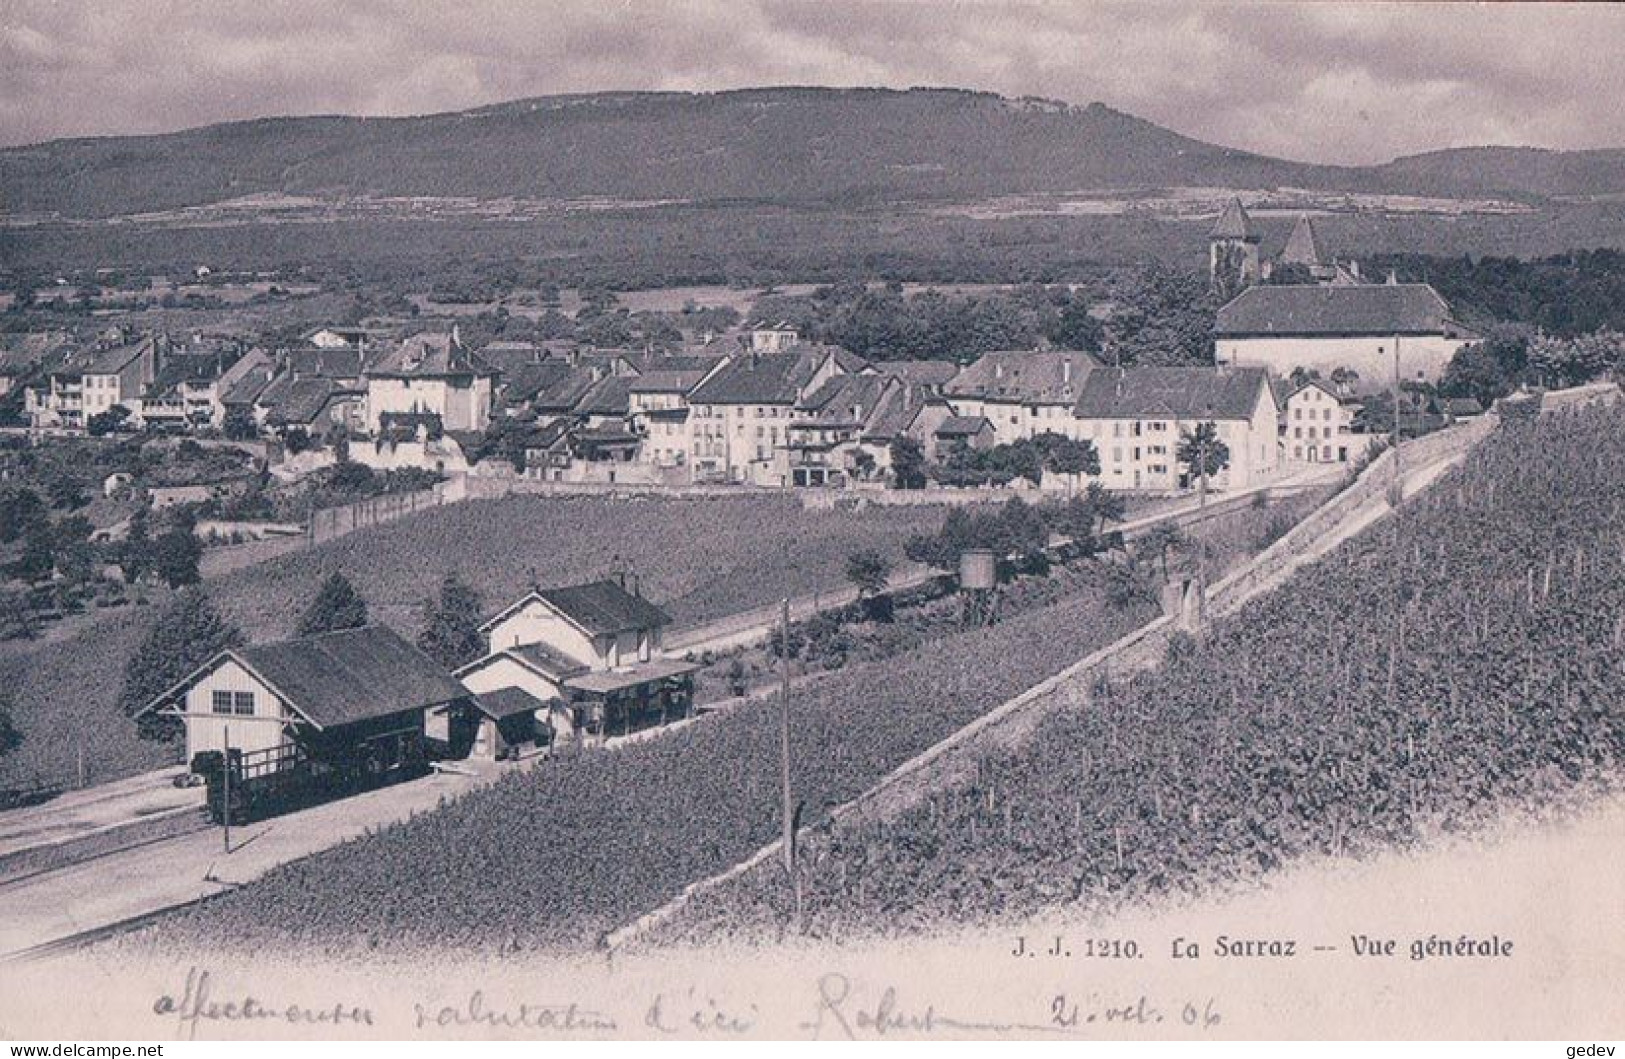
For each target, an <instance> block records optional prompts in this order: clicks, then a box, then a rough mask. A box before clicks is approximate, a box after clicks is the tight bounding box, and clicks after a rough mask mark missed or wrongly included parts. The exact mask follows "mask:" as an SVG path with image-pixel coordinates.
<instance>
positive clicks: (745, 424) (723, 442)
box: [688, 345, 868, 486]
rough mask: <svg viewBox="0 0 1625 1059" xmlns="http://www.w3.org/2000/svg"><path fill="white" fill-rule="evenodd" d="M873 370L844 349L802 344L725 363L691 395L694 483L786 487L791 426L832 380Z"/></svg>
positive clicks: (691, 466) (746, 354) (689, 455)
mask: <svg viewBox="0 0 1625 1059" xmlns="http://www.w3.org/2000/svg"><path fill="white" fill-rule="evenodd" d="M865 370H868V363H867V362H866V361H864V360H862V359H861V358H859V357H856V356H854V355H853V354H851V353H848V352H847V351H846V350H844V349H841V348H840V347H838V346H814V345H799V346H792V347H790V348H789V349H787V350H785V351H783V352H779V353H772V354H759V353H743V354H740V355H739V356H738V357H735V358H734V359H732V360H729V361H727V362H725V363H723V364H722V365H721V366H720V367H719V368H717V369H716V370H715V371H714V372H712V373H711V374H710V375H709V376H707V377H706V379H705V380H704V381H703V382H701V383H700V384H699V385H698V386H696V387H695V388H694V390H693V391H692V392H691V393H690V394H689V396H688V404H689V419H688V423H689V445H690V451H689V454H688V466H689V471H690V474H691V475H692V476H693V478H694V480H695V481H723V482H748V483H751V484H755V485H770V486H778V485H785V484H787V483H788V482H789V478H790V464H789V459H788V455H787V453H788V448H787V446H788V445H789V443H790V422H791V421H792V420H793V419H795V418H796V416H797V415H798V406H799V405H800V404H801V403H802V402H803V401H805V400H806V398H807V397H808V396H810V395H811V394H812V393H813V392H815V391H816V390H817V389H818V388H819V387H820V386H822V385H823V384H824V383H826V382H828V381H829V380H830V379H831V378H833V377H835V376H837V375H842V374H855V373H859V372H863V371H865Z"/></svg>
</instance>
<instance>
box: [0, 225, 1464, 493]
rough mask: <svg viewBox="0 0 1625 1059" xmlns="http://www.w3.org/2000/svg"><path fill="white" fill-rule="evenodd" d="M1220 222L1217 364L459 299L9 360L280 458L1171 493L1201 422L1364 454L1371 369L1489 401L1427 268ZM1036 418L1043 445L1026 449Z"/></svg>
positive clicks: (79, 407) (1416, 409)
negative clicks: (375, 315)
mask: <svg viewBox="0 0 1625 1059" xmlns="http://www.w3.org/2000/svg"><path fill="white" fill-rule="evenodd" d="M1210 242H1211V262H1210V264H1211V277H1212V281H1213V285H1214V287H1215V289H1217V290H1220V291H1226V292H1228V291H1232V290H1233V291H1235V292H1236V293H1235V296H1234V297H1233V298H1232V299H1231V300H1229V301H1227V302H1225V303H1224V304H1222V306H1221V307H1220V309H1219V312H1218V314H1217V318H1216V323H1215V327H1214V332H1213V341H1214V360H1213V363H1212V364H1211V365H1209V366H1200V365H1189V366H1173V367H1143V366H1138V365H1129V366H1117V365H1114V364H1112V363H1110V362H1108V361H1106V360H1104V359H1103V358H1102V355H1101V354H1100V353H1098V352H1095V353H1091V352H1086V351H1083V350H1070V349H1064V348H1039V349H1027V350H1001V351H993V352H989V353H985V354H982V355H979V356H975V357H973V358H972V359H970V360H968V361H965V362H955V361H939V360H924V361H870V360H867V359H865V358H864V357H862V356H860V355H858V354H856V353H854V352H852V351H850V350H847V349H844V348H841V347H838V346H832V345H827V344H822V343H817V342H812V341H804V340H803V337H802V335H801V334H800V333H799V331H798V329H797V327H796V326H795V325H793V324H790V323H786V322H783V321H773V320H765V319H748V320H745V321H743V322H742V323H741V324H739V325H738V326H736V327H735V328H734V329H733V330H732V331H730V332H728V333H724V334H715V333H711V332H706V333H701V334H693V335H689V336H685V338H684V340H683V342H682V344H681V345H679V346H677V347H676V348H671V349H630V348H599V347H594V346H591V345H583V344H581V343H579V342H575V341H571V340H554V341H548V342H542V343H533V342H514V341H493V342H489V343H487V344H484V345H482V346H480V347H479V348H474V347H473V346H472V345H471V344H469V343H467V342H465V341H464V340H463V338H462V335H461V333H460V329H459V327H458V325H457V323H456V322H455V320H453V321H449V322H447V323H444V324H437V323H435V322H433V321H425V320H421V319H420V320H411V321H407V320H399V319H396V320H391V319H373V320H368V321H366V322H364V324H363V325H358V326H339V325H332V326H322V327H318V328H315V329H312V330H310V331H308V332H307V333H305V334H304V335H303V336H302V339H301V341H300V343H299V344H298V345H294V346H287V347H278V348H274V349H272V348H266V347H265V346H264V345H261V344H258V343H257V342H256V340H255V337H254V336H251V335H220V334H215V335H202V334H198V335H191V336H174V335H169V334H167V333H147V334H134V333H128V332H126V331H124V330H121V329H120V328H119V327H117V326H113V327H110V328H107V329H105V330H103V331H102V332H101V333H99V334H95V335H91V336H84V337H74V336H70V335H67V334H63V333H43V334H24V335H18V336H9V338H8V343H7V345H6V348H5V350H4V362H3V365H0V382H3V383H4V385H5V387H6V391H7V392H12V393H16V392H19V391H20V392H21V393H22V394H23V404H22V408H21V413H20V414H21V416H22V418H23V419H24V420H25V425H24V426H22V427H20V428H18V429H20V430H21V432H22V433H23V434H24V435H25V436H27V437H29V438H30V439H33V440H35V441H37V442H43V441H46V440H48V439H50V438H55V437H63V436H85V435H91V436H97V437H116V436H119V435H124V434H131V433H141V432H145V433H148V434H157V435H167V436H191V437H201V438H214V439H227V440H232V441H242V442H257V443H269V444H270V445H271V449H270V450H269V451H270V453H271V457H270V458H271V459H272V461H273V462H275V463H276V464H278V465H279V474H282V475H283V476H290V475H296V474H300V473H308V472H309V471H311V470H314V469H316V468H318V467H321V466H324V465H331V464H333V463H338V462H344V461H352V462H355V463H359V464H361V465H364V466H366V467H369V468H371V469H374V470H377V471H392V470H408V469H409V470H416V471H423V472H429V473H432V474H436V475H442V476H455V475H469V476H474V477H478V478H487V479H500V480H512V481H516V482H537V481H540V482H548V483H557V484H560V485H569V484H582V485H590V484H598V485H623V486H648V487H673V488H676V487H683V486H695V485H713V484H726V485H740V486H754V487H762V488H773V489H803V488H818V489H824V488H849V489H857V490H864V489H871V490H872V489H875V488H882V489H884V488H902V489H917V488H922V487H924V486H925V485H926V484H927V479H928V478H929V479H930V480H931V481H932V482H934V483H937V484H942V485H958V484H982V485H986V484H993V485H1001V486H1002V485H1007V484H1009V483H1011V482H1012V481H1015V482H1016V483H1017V484H1019V485H1027V486H1031V487H1033V488H1040V487H1041V488H1046V489H1055V488H1062V489H1065V488H1069V487H1070V488H1075V487H1077V486H1078V485H1079V484H1080V483H1083V482H1088V481H1095V482H1099V483H1100V484H1101V485H1103V486H1104V487H1106V488H1109V489H1113V490H1122V491H1133V492H1147V493H1171V492H1175V491H1178V490H1183V489H1189V488H1191V487H1192V485H1193V481H1192V478H1191V476H1190V474H1189V473H1188V468H1186V467H1182V466H1181V462H1180V459H1179V451H1178V450H1179V446H1180V443H1181V439H1183V438H1186V437H1188V436H1191V435H1192V434H1193V432H1194V431H1195V430H1196V428H1198V427H1199V426H1203V425H1211V426H1210V429H1211V430H1212V431H1213V433H1214V436H1215V437H1216V439H1217V440H1218V441H1220V442H1221V443H1222V444H1223V446H1224V448H1225V450H1226V451H1227V453H1228V459H1227V461H1226V462H1225V466H1224V467H1222V468H1221V469H1219V470H1218V472H1217V474H1216V475H1215V476H1214V480H1213V481H1212V482H1211V483H1210V484H1211V485H1212V486H1213V487H1214V488H1218V489H1223V488H1226V487H1231V488H1248V487H1251V486H1254V485H1258V484H1261V483H1264V482H1267V481H1269V480H1270V479H1271V478H1273V477H1275V476H1277V475H1278V474H1280V473H1281V472H1282V470H1283V469H1284V468H1287V467H1289V466H1292V465H1303V464H1326V463H1335V464H1348V463H1349V462H1351V461H1354V460H1357V459H1359V458H1360V457H1361V456H1362V454H1364V452H1365V450H1366V448H1367V447H1368V446H1369V445H1370V443H1371V441H1372V440H1373V437H1374V436H1377V435H1381V434H1385V433H1388V432H1390V431H1391V423H1390V429H1389V430H1385V429H1383V428H1382V426H1381V424H1380V423H1379V422H1377V421H1376V420H1375V419H1373V418H1372V417H1369V416H1367V415H1365V414H1363V411H1364V404H1365V402H1366V401H1367V400H1369V399H1370V398H1371V397H1372V396H1373V395H1375V396H1376V397H1377V398H1378V400H1379V403H1380V402H1381V401H1384V400H1386V401H1389V402H1390V403H1388V404H1386V405H1384V407H1385V408H1388V409H1391V408H1392V407H1393V405H1392V403H1391V401H1392V398H1391V396H1389V395H1391V394H1393V393H1395V392H1398V393H1400V401H1401V408H1402V410H1401V414H1400V418H1401V419H1402V420H1404V423H1403V427H1404V429H1405V430H1407V431H1408V432H1410V433H1412V434H1415V433H1421V432H1424V431H1425V429H1427V428H1429V427H1436V426H1438V425H1442V424H1444V423H1447V422H1453V421H1455V420H1456V419H1458V418H1462V417H1470V416H1473V415H1476V414H1480V413H1481V412H1482V411H1484V409H1483V407H1482V406H1481V405H1480V403H1479V402H1478V401H1476V400H1474V399H1473V398H1471V397H1456V398H1445V397H1434V396H1431V395H1430V394H1429V393H1427V392H1426V390H1427V388H1428V387H1429V386H1431V384H1436V383H1437V382H1438V381H1439V378H1440V376H1441V374H1442V373H1443V371H1444V368H1445V367H1446V365H1447V364H1448V363H1449V361H1450V360H1451V358H1452V356H1453V355H1454V354H1455V353H1456V352H1457V350H1459V349H1460V348H1461V347H1462V346H1463V345H1465V344H1467V343H1469V342H1471V341H1473V340H1475V339H1476V338H1478V337H1479V336H1477V335H1476V334H1475V333H1474V332H1473V331H1471V330H1470V329H1469V328H1467V327H1466V326H1464V325H1462V324H1461V323H1459V322H1458V321H1457V320H1456V319H1455V318H1454V316H1453V315H1452V312H1451V309H1450V306H1449V305H1448V304H1446V303H1445V301H1444V300H1443V299H1442V298H1441V297H1440V296H1439V295H1438V293H1437V292H1436V291H1434V290H1433V289H1432V288H1431V287H1429V286H1428V285H1427V284H1425V283H1398V282H1397V281H1396V280H1394V278H1393V277H1392V275H1390V276H1389V277H1387V279H1385V280H1381V279H1379V280H1372V279H1365V278H1362V277H1361V276H1360V273H1359V266H1358V264H1357V263H1355V262H1348V261H1345V262H1341V263H1339V262H1337V261H1336V260H1334V259H1331V258H1328V257H1325V256H1324V254H1323V252H1322V251H1321V249H1320V246H1319V243H1318V241H1317V236H1316V234H1315V230H1314V227H1313V222H1312V220H1311V219H1310V218H1309V217H1307V216H1302V217H1300V218H1299V221H1298V224H1297V226H1296V227H1295V228H1294V229H1293V232H1292V235H1291V238H1290V239H1289V241H1288V242H1287V244H1286V245H1285V246H1284V248H1282V250H1281V251H1280V253H1279V254H1278V255H1276V256H1275V257H1272V258H1270V259H1266V260H1263V261H1262V262H1261V260H1260V254H1259V236H1258V234H1257V232H1256V230H1255V229H1254V227H1253V225H1252V222H1251V220H1250V218H1249V217H1248V215H1247V213H1246V211H1245V209H1244V208H1243V207H1242V206H1241V204H1240V203H1239V202H1236V201H1232V203H1231V204H1230V205H1229V206H1228V207H1227V208H1226V209H1225V211H1224V212H1223V214H1222V215H1221V216H1220V217H1219V219H1218V221H1217V222H1216V224H1215V225H1214V227H1213V230H1212V234H1211V240H1210ZM1232 272H1234V273H1235V274H1234V275H1231V273H1232ZM1272 273H1273V275H1272ZM1282 278H1291V279H1301V280H1303V282H1292V283H1286V282H1281V279H1282ZM1108 311H1109V307H1108ZM1418 389H1420V390H1421V391H1422V392H1420V393H1418ZM1387 415H1388V417H1389V420H1390V421H1391V420H1392V418H1393V416H1392V412H1391V411H1389V412H1388V413H1387ZM1040 439H1046V441H1045V444H1043V445H1040V446H1039V447H1040V448H1042V449H1043V451H1042V452H1041V453H1039V454H1038V455H1039V458H1038V459H1037V460H1036V461H1034V460H1033V459H1032V456H1033V453H1032V452H1031V451H1027V452H1021V451H1019V450H1012V449H1011V447H1012V446H1022V445H1024V444H1025V445H1028V446H1030V445H1032V444H1033V443H1035V442H1039V441H1040ZM1047 439H1053V441H1055V442H1066V443H1070V444H1066V445H1062V446H1061V447H1059V448H1056V447H1054V445H1053V444H1051V443H1050V441H1049V440H1047ZM994 450H999V453H1001V454H1003V453H1009V454H1010V455H1011V456H1012V458H1011V459H1008V460H1001V459H1000V458H998V455H994V456H989V453H992V452H993V451H994ZM1035 462H1036V465H1035Z"/></svg>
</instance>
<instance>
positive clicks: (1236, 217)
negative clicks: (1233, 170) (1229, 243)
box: [1209, 199, 1258, 243]
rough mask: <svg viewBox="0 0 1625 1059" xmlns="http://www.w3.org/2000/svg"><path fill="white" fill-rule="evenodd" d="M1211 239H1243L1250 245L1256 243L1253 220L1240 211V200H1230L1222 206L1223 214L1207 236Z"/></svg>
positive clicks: (1256, 234)
mask: <svg viewBox="0 0 1625 1059" xmlns="http://www.w3.org/2000/svg"><path fill="white" fill-rule="evenodd" d="M1209 237H1210V238H1213V239H1244V240H1246V241H1247V242H1250V243H1256V242H1258V233H1257V232H1255V231H1254V230H1253V219H1252V218H1251V217H1249V216H1247V211H1246V210H1244V209H1242V207H1241V200H1240V199H1231V200H1230V201H1229V202H1227V203H1225V204H1224V212H1223V213H1221V214H1219V219H1218V220H1217V221H1216V222H1214V225H1213V231H1212V233H1211V235H1210V236H1209Z"/></svg>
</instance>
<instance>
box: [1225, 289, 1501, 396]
mask: <svg viewBox="0 0 1625 1059" xmlns="http://www.w3.org/2000/svg"><path fill="white" fill-rule="evenodd" d="M1213 331H1214V354H1215V358H1216V360H1217V361H1218V363H1220V364H1231V365H1235V366H1237V367H1257V368H1266V369H1268V370H1269V371H1270V372H1272V373H1273V374H1275V375H1277V376H1279V377H1282V378H1285V377H1286V376H1288V375H1291V374H1292V371H1293V369H1295V368H1305V369H1311V370H1314V371H1318V372H1319V373H1320V374H1321V375H1323V376H1327V377H1330V376H1331V375H1332V373H1333V372H1335V371H1336V370H1337V369H1338V368H1345V369H1348V370H1351V371H1353V372H1355V373H1357V374H1358V375H1359V379H1360V382H1359V384H1358V385H1359V388H1360V389H1362V390H1368V389H1381V388H1383V387H1384V386H1388V385H1391V384H1392V383H1393V380H1394V374H1395V371H1396V365H1397V370H1398V373H1399V376H1400V378H1401V379H1404V380H1425V381H1434V380H1437V379H1438V378H1439V376H1440V375H1441V374H1443V372H1444V368H1445V365H1446V364H1448V363H1449V362H1450V358H1451V357H1453V356H1454V355H1455V353H1456V351H1457V350H1458V349H1460V348H1461V347H1462V345H1463V344H1465V343H1467V342H1472V341H1475V340H1476V339H1477V338H1478V335H1476V334H1475V333H1474V332H1473V331H1471V330H1469V329H1468V328H1466V327H1464V326H1463V325H1462V324H1461V323H1459V322H1458V321H1457V320H1456V319H1455V317H1454V316H1453V315H1452V313H1451V311H1450V306H1449V305H1448V304H1446V302H1445V300H1444V299H1443V298H1442V297H1440V296H1439V293H1438V291H1436V290H1434V289H1433V288H1432V287H1431V286H1429V285H1427V284H1426V283H1392V282H1390V283H1380V284H1376V283H1360V284H1338V283H1330V284H1320V283H1314V284H1292V285H1279V286H1277V285H1267V284H1266V285H1263V286H1254V287H1249V288H1247V289H1246V290H1244V291H1242V292H1241V293H1240V294H1238V295H1237V296H1236V297H1235V298H1233V299H1232V300H1230V301H1229V302H1227V303H1226V304H1225V305H1224V306H1222V307H1221V308H1220V309H1219V312H1218V316H1217V319H1216V322H1215V324H1214V329H1213Z"/></svg>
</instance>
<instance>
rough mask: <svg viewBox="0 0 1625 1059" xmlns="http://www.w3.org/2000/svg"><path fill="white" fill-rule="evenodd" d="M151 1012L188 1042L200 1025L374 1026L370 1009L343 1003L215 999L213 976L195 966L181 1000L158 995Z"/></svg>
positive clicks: (245, 996) (188, 974) (246, 997)
mask: <svg viewBox="0 0 1625 1059" xmlns="http://www.w3.org/2000/svg"><path fill="white" fill-rule="evenodd" d="M152 1013H153V1014H154V1015H160V1016H166V1017H172V1018H174V1019H176V1020H177V1021H178V1023H179V1025H180V1030H181V1034H182V1035H183V1036H184V1037H186V1038H187V1039H188V1040H191V1039H192V1038H194V1037H196V1036H197V1027H198V1023H200V1022H257V1023H266V1022H281V1023H285V1024H287V1025H292V1026H322V1027H336V1026H373V1025H376V1023H375V1022H374V1020H373V1013H372V1009H371V1008H365V1007H359V1006H356V1005H352V1004H346V1003H344V1002H343V1001H336V1002H333V1003H323V1004H318V1005H314V1006H307V1005H304V1004H284V1003H278V1002H275V1001H266V1000H261V999H260V998H258V997H256V996H254V995H253V994H251V993H245V994H243V995H242V996H241V998H238V997H236V996H233V997H232V998H230V999H227V1000H216V999H215V997H214V976H213V975H212V974H211V973H210V972H209V971H207V970H200V969H198V968H196V967H193V968H191V969H190V970H188V971H187V972H186V985H185V987H184V988H183V989H182V990H181V995H180V997H179V998H176V997H175V996H174V995H173V994H170V993H165V994H163V995H161V996H159V997H158V999H157V1000H155V1001H153V1004H152Z"/></svg>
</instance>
